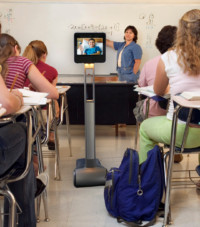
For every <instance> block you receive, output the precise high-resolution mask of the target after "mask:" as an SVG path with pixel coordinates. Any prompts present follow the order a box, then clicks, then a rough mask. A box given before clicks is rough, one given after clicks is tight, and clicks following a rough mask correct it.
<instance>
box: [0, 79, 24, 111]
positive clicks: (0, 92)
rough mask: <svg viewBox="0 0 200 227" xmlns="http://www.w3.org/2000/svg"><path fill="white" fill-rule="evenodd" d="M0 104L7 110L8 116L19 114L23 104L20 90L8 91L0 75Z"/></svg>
mask: <svg viewBox="0 0 200 227" xmlns="http://www.w3.org/2000/svg"><path fill="white" fill-rule="evenodd" d="M0 103H1V104H2V107H3V108H5V109H6V114H12V113H15V112H17V111H18V110H19V109H20V107H21V105H22V104H23V98H22V93H21V92H19V91H18V90H13V92H10V91H8V88H7V87H6V85H5V83H4V81H3V78H2V77H1V75H0Z"/></svg>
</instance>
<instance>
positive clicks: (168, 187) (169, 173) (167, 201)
mask: <svg viewBox="0 0 200 227" xmlns="http://www.w3.org/2000/svg"><path fill="white" fill-rule="evenodd" d="M180 108H181V107H180V106H179V105H177V106H176V108H175V109H174V113H173V121H172V131H171V141H170V153H169V164H168V170H167V185H166V195H165V215H164V222H163V227H167V226H168V224H171V223H170V222H171V214H170V213H171V212H170V196H171V182H172V172H173V164H174V154H175V143H176V131H177V121H178V113H179V110H180Z"/></svg>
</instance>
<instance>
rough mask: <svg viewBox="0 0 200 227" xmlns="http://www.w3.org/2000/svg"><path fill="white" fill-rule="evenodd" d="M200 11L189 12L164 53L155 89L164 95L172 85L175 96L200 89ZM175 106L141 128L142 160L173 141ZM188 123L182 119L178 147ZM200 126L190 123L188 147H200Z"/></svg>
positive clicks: (143, 124)
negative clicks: (158, 147) (151, 152)
mask: <svg viewBox="0 0 200 227" xmlns="http://www.w3.org/2000/svg"><path fill="white" fill-rule="evenodd" d="M199 27H200V10H199V9H195V10H191V11H189V12H187V13H185V14H184V15H183V16H182V18H181V19H180V21H179V27H178V31H177V35H176V39H175V44H174V47H173V48H171V49H170V50H168V51H167V52H166V53H164V54H163V55H162V56H161V59H160V60H159V63H158V67H157V72H156V77H155V81H154V91H155V93H156V94H157V95H164V94H165V90H166V89H167V86H168V84H169V85H170V94H171V95H172V96H174V95H176V94H178V93H181V92H184V91H199V89H200V36H199ZM173 110H174V105H173V102H172V100H171V101H170V106H169V110H168V113H167V116H158V117H152V118H148V119H146V120H145V121H143V122H142V124H141V127H140V152H139V161H140V163H143V162H144V161H145V160H146V159H147V153H148V151H149V150H151V149H152V148H153V147H154V146H155V145H157V144H158V143H165V144H170V138H171V127H172V117H173ZM184 130H185V122H182V121H181V120H178V125H177V136H176V146H177V147H180V146H181V143H182V138H183V133H184ZM199 133H200V126H197V125H192V124H190V127H189V130H188V136H187V140H186V144H185V147H186V148H194V147H199V146H200V140H199Z"/></svg>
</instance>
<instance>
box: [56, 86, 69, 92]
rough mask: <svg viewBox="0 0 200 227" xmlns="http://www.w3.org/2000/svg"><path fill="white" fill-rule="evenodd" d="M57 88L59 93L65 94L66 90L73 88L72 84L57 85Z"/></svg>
mask: <svg viewBox="0 0 200 227" xmlns="http://www.w3.org/2000/svg"><path fill="white" fill-rule="evenodd" d="M56 88H57V90H58V93H59V94H63V93H65V92H66V91H68V90H69V89H70V88H71V86H56Z"/></svg>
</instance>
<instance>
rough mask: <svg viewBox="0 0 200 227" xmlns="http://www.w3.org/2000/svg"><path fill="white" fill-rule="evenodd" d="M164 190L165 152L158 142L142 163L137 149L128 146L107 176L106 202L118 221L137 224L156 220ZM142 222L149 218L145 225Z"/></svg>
mask: <svg viewBox="0 0 200 227" xmlns="http://www.w3.org/2000/svg"><path fill="white" fill-rule="evenodd" d="M163 190H164V171H163V164H162V154H161V151H160V149H159V147H158V146H157V145H156V146H155V147H154V148H153V149H152V150H150V151H149V152H148V158H147V160H146V161H145V162H143V163H142V164H141V165H139V156H138V152H137V151H135V150H132V149H127V150H126V151H125V153H124V157H123V160H122V162H121V165H120V167H119V168H111V169H110V171H109V172H108V173H107V176H106V184H105V189H104V199H105V205H106V208H107V210H108V212H109V213H110V214H111V215H112V216H114V217H115V218H117V220H118V222H125V223H126V224H131V225H132V224H134V225H138V226H150V225H153V224H154V223H155V220H156V214H157V212H158V208H159V205H160V203H161V200H162V196H163ZM143 221H147V223H146V224H145V225H144V222H143Z"/></svg>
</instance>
